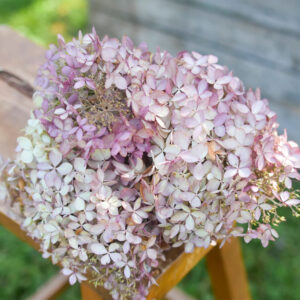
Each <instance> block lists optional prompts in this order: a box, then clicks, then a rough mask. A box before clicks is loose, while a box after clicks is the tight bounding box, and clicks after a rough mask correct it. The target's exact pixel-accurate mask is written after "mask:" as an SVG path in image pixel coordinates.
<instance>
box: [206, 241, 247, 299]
mask: <svg viewBox="0 0 300 300" xmlns="http://www.w3.org/2000/svg"><path fill="white" fill-rule="evenodd" d="M206 263H207V267H208V272H209V275H210V278H211V283H212V288H213V292H214V296H215V300H250V299H251V297H250V293H249V288H248V283H247V275H246V271H245V267H244V263H243V258H242V253H241V247H240V242H239V240H238V239H237V238H233V239H231V241H229V242H227V243H225V244H224V246H223V247H222V248H219V247H215V248H214V249H213V250H212V251H210V252H209V253H208V255H207V256H206Z"/></svg>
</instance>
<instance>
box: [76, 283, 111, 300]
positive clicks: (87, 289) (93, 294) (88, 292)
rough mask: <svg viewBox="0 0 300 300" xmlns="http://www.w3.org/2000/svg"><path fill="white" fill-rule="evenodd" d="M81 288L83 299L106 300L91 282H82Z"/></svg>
mask: <svg viewBox="0 0 300 300" xmlns="http://www.w3.org/2000/svg"><path fill="white" fill-rule="evenodd" d="M80 290H81V299H82V300H105V299H104V298H102V297H101V296H100V294H99V293H98V292H97V291H96V290H95V289H94V288H92V287H91V286H90V285H89V284H86V283H81V285H80Z"/></svg>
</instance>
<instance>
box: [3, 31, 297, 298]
mask: <svg viewBox="0 0 300 300" xmlns="http://www.w3.org/2000/svg"><path fill="white" fill-rule="evenodd" d="M46 58H47V61H46V63H45V64H44V65H43V66H42V67H41V69H40V71H39V74H38V77H37V86H38V89H37V91H36V92H35V94H34V96H33V100H34V102H35V104H36V109H35V110H34V111H33V113H32V115H31V118H30V120H29V121H28V125H27V127H26V128H25V133H24V136H22V137H19V138H18V147H17V159H16V160H15V161H8V162H5V163H3V166H2V168H1V178H2V180H1V182H2V183H1V191H2V192H1V193H2V195H1V196H2V199H4V198H5V199H6V200H5V201H6V204H7V205H10V207H11V208H10V214H11V216H12V217H13V218H15V219H17V220H18V221H19V222H21V223H22V227H23V229H24V230H26V231H27V232H28V233H29V235H30V236H31V237H32V238H34V239H36V240H38V241H39V242H40V244H41V248H42V250H43V254H44V257H51V259H52V261H53V262H54V263H58V262H59V263H60V264H61V265H62V266H63V267H64V268H63V273H64V274H66V275H69V276H70V282H71V283H72V284H73V283H75V282H76V281H77V280H78V281H82V280H85V279H86V272H87V271H88V272H91V274H92V280H93V281H94V283H95V284H96V285H98V284H102V285H104V287H105V288H107V289H109V290H110V291H111V293H112V295H113V297H114V298H116V299H120V298H122V297H125V296H126V297H127V296H128V297H132V298H133V299H142V298H143V297H144V296H145V295H147V290H148V288H149V286H150V285H151V284H153V283H155V275H154V274H157V271H159V270H160V265H161V262H162V261H163V260H164V259H165V251H166V250H167V249H170V248H172V247H181V246H182V247H184V250H185V251H186V252H192V251H193V249H194V247H208V246H209V245H211V244H216V241H220V242H222V243H224V242H225V241H226V240H228V239H229V238H230V237H232V236H240V237H243V238H244V240H245V241H246V242H249V241H250V240H251V239H260V240H261V242H262V244H263V246H267V245H268V243H269V241H270V240H271V241H273V240H274V239H275V238H277V237H278V234H277V232H276V230H275V229H274V226H275V225H277V224H278V223H280V222H281V221H283V220H284V218H283V217H281V216H280V215H278V212H277V208H279V207H289V208H290V209H291V210H292V212H293V214H294V215H296V216H297V215H299V203H300V200H297V198H299V192H298V191H295V190H293V189H292V181H294V180H299V179H300V176H299V173H298V171H297V169H298V168H300V149H299V148H298V146H297V145H296V143H294V142H291V141H288V140H287V136H286V134H284V135H278V133H277V127H278V124H277V123H276V114H275V113H274V112H272V111H271V110H270V108H269V106H268V102H267V100H266V99H261V98H260V93H259V91H258V90H257V91H256V92H253V91H252V90H248V91H245V90H244V86H243V84H242V82H241V81H240V80H239V79H238V78H237V77H234V76H233V74H232V73H231V72H229V71H228V70H227V69H226V68H225V67H223V66H221V65H219V64H218V63H217V62H218V60H217V58H216V57H215V56H213V55H205V56H203V55H200V54H199V53H196V52H192V53H188V52H180V53H178V55H177V56H175V57H174V56H172V55H170V54H169V53H168V52H161V51H160V50H157V51H156V52H155V53H151V52H149V50H148V49H147V46H146V45H145V44H141V45H139V46H138V47H134V45H133V43H132V41H131V40H130V39H129V38H128V37H124V38H123V39H122V41H118V40H117V39H113V38H108V37H104V39H103V40H100V39H99V37H98V36H97V34H96V32H95V31H93V32H92V33H91V34H87V35H85V36H82V35H81V34H79V38H78V39H74V40H73V41H72V42H69V43H65V41H64V39H63V38H62V37H59V38H58V47H56V46H51V47H50V50H49V51H48V52H47V54H46ZM234 224H236V226H234ZM240 224H242V225H240ZM273 225H274V226H273ZM124 295H125V296H124Z"/></svg>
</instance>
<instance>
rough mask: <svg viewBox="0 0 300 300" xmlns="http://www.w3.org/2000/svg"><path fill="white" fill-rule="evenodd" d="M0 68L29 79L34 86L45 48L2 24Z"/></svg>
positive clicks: (0, 31) (0, 33)
mask: <svg viewBox="0 0 300 300" xmlns="http://www.w3.org/2000/svg"><path fill="white" fill-rule="evenodd" d="M0 40H1V44H0V70H1V69H2V70H6V71H8V72H10V73H13V74H15V75H17V76H18V77H20V78H22V79H23V80H26V81H28V82H29V83H30V84H31V85H32V86H33V85H34V80H35V76H36V72H37V70H38V68H39V66H40V65H41V64H42V63H43V62H44V55H45V49H44V48H42V47H40V46H38V45H36V44H34V43H33V42H31V41H29V40H28V39H26V38H24V37H22V36H21V35H20V34H18V33H16V32H15V31H13V30H12V29H11V28H9V27H7V26H3V25H1V26H0Z"/></svg>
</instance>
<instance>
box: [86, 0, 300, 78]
mask: <svg viewBox="0 0 300 300" xmlns="http://www.w3.org/2000/svg"><path fill="white" fill-rule="evenodd" d="M91 7H92V8H93V9H92V12H94V11H95V10H98V11H100V10H101V11H102V12H104V13H107V14H111V15H114V16H115V17H116V18H117V17H121V18H127V19H129V20H131V21H132V22H137V23H138V24H145V25H146V26H147V27H149V28H153V29H156V30H161V31H164V32H165V33H167V34H173V35H176V36H178V37H180V38H184V39H190V40H194V41H196V42H199V43H200V42H203V41H204V42H206V43H208V44H210V47H212V48H217V49H220V50H222V51H223V52H225V53H231V54H233V55H235V56H238V57H240V58H244V59H245V58H247V59H248V60H249V61H253V62H254V63H257V64H265V65H266V66H269V67H270V68H276V69H278V70H281V71H287V72H293V74H294V75H295V76H298V78H299V80H300V54H299V51H298V49H299V48H300V37H295V36H289V35H286V34H284V33H282V32H278V31H275V30H272V28H266V27H263V26H260V25H259V24H256V23H254V22H252V23H249V22H246V21H245V20H243V19H241V18H235V17H233V16H232V15H228V14H227V15H225V14H218V13H216V12H215V11H214V10H213V9H206V10H204V9H203V8H202V7H198V6H190V5H187V4H186V3H185V2H177V1H168V0H151V1H139V0H122V1H106V0H92V1H91ZM92 16H93V15H92ZM92 21H93V17H92Z"/></svg>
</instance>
